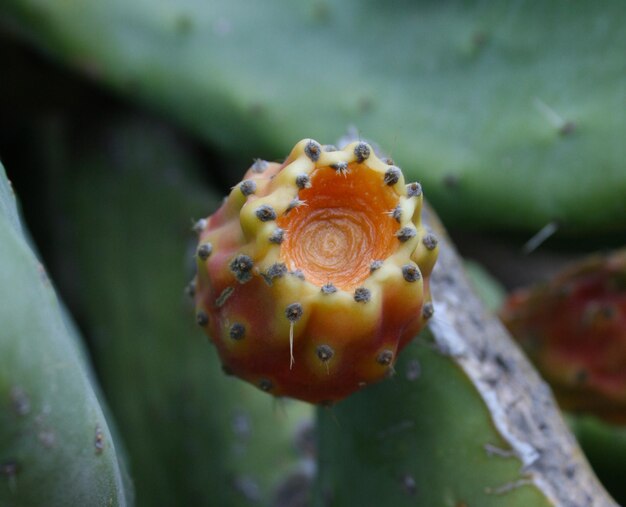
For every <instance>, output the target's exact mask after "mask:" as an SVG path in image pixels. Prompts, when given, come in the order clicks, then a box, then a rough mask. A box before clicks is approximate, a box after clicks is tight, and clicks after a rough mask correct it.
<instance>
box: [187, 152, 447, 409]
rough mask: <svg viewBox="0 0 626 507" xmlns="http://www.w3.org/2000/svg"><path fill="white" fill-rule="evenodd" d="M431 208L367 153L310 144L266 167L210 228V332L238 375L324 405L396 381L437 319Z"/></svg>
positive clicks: (206, 262)
mask: <svg viewBox="0 0 626 507" xmlns="http://www.w3.org/2000/svg"><path fill="white" fill-rule="evenodd" d="M388 162H390V161H388ZM421 206H422V192H421V187H420V186H419V185H418V184H415V183H412V184H409V185H406V184H405V181H404V177H403V175H402V171H401V170H400V169H399V168H398V167H396V166H395V165H393V164H392V163H387V162H383V161H382V160H380V159H379V158H378V157H377V156H376V155H375V154H374V152H373V150H372V149H371V148H370V146H369V145H368V144H366V143H364V142H358V141H357V142H354V143H351V144H349V145H348V146H346V147H345V148H344V149H343V150H337V149H335V148H334V147H323V146H321V145H320V144H319V143H317V142H316V141H313V140H303V141H300V142H299V143H298V144H297V145H296V146H295V147H294V149H293V150H292V152H291V154H290V155H289V156H288V157H287V159H286V161H285V162H284V163H282V164H278V163H266V162H261V161H257V162H255V164H254V165H253V166H252V167H251V168H250V169H249V170H248V172H247V173H246V174H245V176H244V179H243V181H242V182H241V183H239V184H238V185H236V186H235V187H233V189H232V191H231V193H230V195H229V196H228V198H227V199H226V200H225V202H224V203H223V205H222V206H221V208H220V209H219V210H218V211H217V212H216V213H215V214H213V215H212V216H210V217H209V218H208V219H207V220H206V221H201V223H200V226H199V228H201V231H200V241H199V246H198V249H197V263H198V274H197V278H196V283H195V294H196V296H195V298H196V307H197V313H196V320H197V322H198V324H199V325H200V326H202V327H204V328H205V329H206V330H207V332H208V334H209V335H210V336H211V338H212V341H213V343H214V344H215V345H216V346H217V348H218V351H219V354H220V356H221V358H222V361H223V363H224V368H225V370H226V371H227V372H229V373H233V374H235V375H237V376H239V377H241V378H243V379H244V380H247V381H249V382H251V383H253V384H255V385H256V386H258V387H259V388H261V389H262V390H264V391H267V392H270V393H272V394H274V395H278V396H283V395H285V396H291V397H294V398H298V399H302V400H305V401H309V402H313V403H324V402H332V401H336V400H339V399H342V398H344V397H345V396H347V395H349V394H350V393H352V392H353V391H356V390H357V389H359V388H361V387H364V386H365V385H367V384H370V383H372V382H375V381H377V380H380V379H381V378H384V377H385V376H387V375H388V374H389V373H391V372H392V371H393V364H394V362H395V359H396V356H397V354H398V353H399V352H400V350H401V349H402V348H403V347H404V346H405V345H406V344H407V343H408V342H409V341H410V340H411V338H413V337H414V336H415V334H416V333H417V332H419V330H420V329H421V328H422V327H423V325H424V322H425V321H426V320H427V319H428V318H429V317H430V315H432V311H431V309H432V305H431V303H430V292H429V287H428V278H429V275H430V272H431V271H432V268H433V265H434V263H435V259H436V257H437V239H436V238H435V236H433V235H432V234H430V233H429V232H428V231H426V230H425V229H424V227H423V226H422V224H421Z"/></svg>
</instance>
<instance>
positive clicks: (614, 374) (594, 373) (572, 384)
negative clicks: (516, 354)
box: [501, 250, 626, 421]
mask: <svg viewBox="0 0 626 507" xmlns="http://www.w3.org/2000/svg"><path fill="white" fill-rule="evenodd" d="M501 316H502V319H503V321H504V322H505V324H506V325H507V327H508V328H509V329H510V331H511V333H512V334H513V335H514V336H515V337H516V338H517V339H518V340H519V341H520V343H521V344H522V346H523V347H524V348H525V349H526V351H527V352H528V354H529V355H530V357H531V358H532V359H533V360H534V361H535V363H536V364H537V367H538V368H539V370H540V371H541V372H542V373H543V375H544V376H545V377H546V379H547V380H548V381H549V382H551V383H552V384H553V387H554V389H555V391H556V395H557V397H558V399H559V401H560V403H561V406H562V407H563V408H565V409H568V410H576V411H579V410H580V411H590V412H594V413H596V414H597V415H599V416H601V417H605V418H608V419H611V420H621V421H626V250H621V251H618V252H615V253H613V254H611V255H609V256H601V255H597V256H594V257H591V258H589V259H586V260H585V261H583V262H582V263H580V264H577V265H574V266H572V267H571V268H569V269H567V270H565V271H563V272H562V273H560V274H559V275H557V276H556V277H555V278H554V279H552V280H551V281H550V282H549V283H547V284H545V285H541V286H537V287H534V288H531V289H526V290H520V291H518V292H515V293H513V294H512V295H511V296H510V297H509V299H508V300H507V301H506V303H505V305H504V307H503V309H502V311H501Z"/></svg>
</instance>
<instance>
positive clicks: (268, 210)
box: [255, 204, 276, 222]
mask: <svg viewBox="0 0 626 507" xmlns="http://www.w3.org/2000/svg"><path fill="white" fill-rule="evenodd" d="M255 214H256V217H257V218H258V219H259V220H260V221H261V222H270V221H272V220H276V212H275V211H274V208H272V207H271V206H270V205H268V204H262V205H261V206H259V207H258V208H257V210H256V211H255Z"/></svg>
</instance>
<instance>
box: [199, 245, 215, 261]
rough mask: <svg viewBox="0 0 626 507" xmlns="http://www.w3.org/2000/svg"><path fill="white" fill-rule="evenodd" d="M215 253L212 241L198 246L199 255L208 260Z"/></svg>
mask: <svg viewBox="0 0 626 507" xmlns="http://www.w3.org/2000/svg"><path fill="white" fill-rule="evenodd" d="M212 253H213V245H211V243H203V244H202V245H200V246H199V247H198V251H197V254H198V257H199V258H200V259H201V260H203V261H206V260H207V259H208V258H209V257H210V256H211V254H212Z"/></svg>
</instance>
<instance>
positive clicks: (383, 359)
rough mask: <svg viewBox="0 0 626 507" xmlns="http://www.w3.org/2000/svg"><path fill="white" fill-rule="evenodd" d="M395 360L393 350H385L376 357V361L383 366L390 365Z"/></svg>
mask: <svg viewBox="0 0 626 507" xmlns="http://www.w3.org/2000/svg"><path fill="white" fill-rule="evenodd" d="M392 361H393V352H392V351H391V350H383V351H382V352H381V353H380V354H378V356H377V357H376V362H377V363H378V364H380V365H382V366H389V365H390V364H391V362H392Z"/></svg>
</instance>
